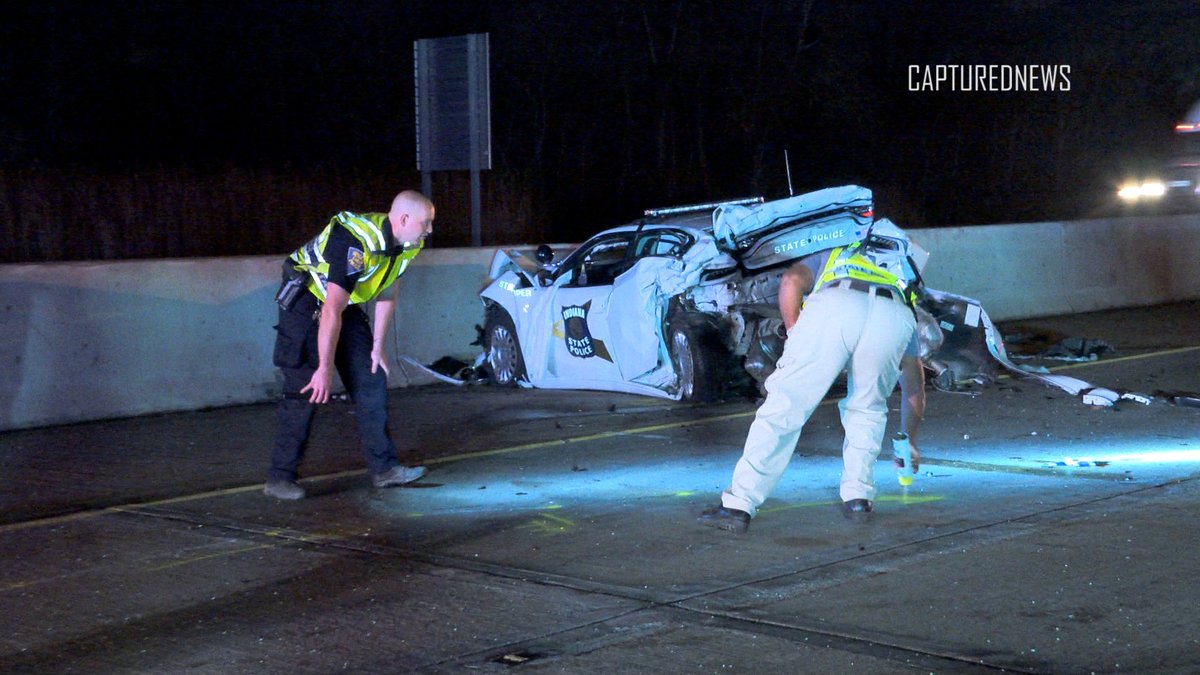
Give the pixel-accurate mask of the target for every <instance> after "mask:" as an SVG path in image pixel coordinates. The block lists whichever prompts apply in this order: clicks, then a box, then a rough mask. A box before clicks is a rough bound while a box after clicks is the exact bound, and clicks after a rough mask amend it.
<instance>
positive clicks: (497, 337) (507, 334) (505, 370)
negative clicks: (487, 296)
mask: <svg viewBox="0 0 1200 675" xmlns="http://www.w3.org/2000/svg"><path fill="white" fill-rule="evenodd" d="M483 335H484V340H485V342H484V353H485V354H486V358H485V359H484V362H483V368H484V370H485V371H486V372H487V376H488V380H490V381H491V383H492V384H494V385H497V386H500V387H512V386H516V384H517V380H519V379H521V378H523V377H525V359H524V358H523V357H522V356H521V345H520V343H519V342H518V341H517V329H516V327H515V326H513V321H512V318H511V317H509V316H508V312H505V311H504V310H503V309H501V308H500V307H497V306H492V307H489V308H488V310H487V317H486V320H485V322H484V327H483Z"/></svg>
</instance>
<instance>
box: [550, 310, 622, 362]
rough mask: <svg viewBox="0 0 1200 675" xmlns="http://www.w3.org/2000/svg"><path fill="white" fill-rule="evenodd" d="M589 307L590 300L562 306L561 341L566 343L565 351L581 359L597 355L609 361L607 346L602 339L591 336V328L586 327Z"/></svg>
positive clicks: (610, 360)
mask: <svg viewBox="0 0 1200 675" xmlns="http://www.w3.org/2000/svg"><path fill="white" fill-rule="evenodd" d="M591 308H592V301H591V300H588V301H587V302H585V303H583V304H582V305H569V306H565V307H563V308H562V318H563V341H564V342H565V343H566V345H567V353H569V354H570V355H571V356H574V357H577V358H581V359H590V358H592V357H593V356H599V357H600V358H602V359H604V360H605V361H608V362H610V363H611V362H612V356H610V355H609V353H608V348H607V347H605V346H604V341H603V340H597V339H595V338H593V337H592V332H591V330H589V329H588V323H587V316H588V311H589V310H591Z"/></svg>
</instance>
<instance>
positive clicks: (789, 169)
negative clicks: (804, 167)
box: [783, 148, 796, 197]
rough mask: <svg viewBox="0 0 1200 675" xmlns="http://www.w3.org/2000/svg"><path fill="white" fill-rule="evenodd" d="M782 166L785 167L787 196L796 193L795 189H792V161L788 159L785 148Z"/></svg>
mask: <svg viewBox="0 0 1200 675" xmlns="http://www.w3.org/2000/svg"><path fill="white" fill-rule="evenodd" d="M783 168H785V169H787V177H788V196H789V197H793V196H795V195H796V191H795V190H793V189H792V163H791V162H790V161H788V153H787V148H784V149H783Z"/></svg>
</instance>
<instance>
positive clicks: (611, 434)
mask: <svg viewBox="0 0 1200 675" xmlns="http://www.w3.org/2000/svg"><path fill="white" fill-rule="evenodd" d="M1196 350H1200V345H1197V346H1192V347H1179V348H1175V349H1166V350H1163V351H1158V352H1147V353H1145V354H1132V355H1130V356H1122V357H1118V358H1113V359H1105V360H1102V361H1101V360H1097V361H1085V362H1081V363H1071V364H1067V365H1062V366H1056V367H1054V368H1051V369H1050V370H1052V371H1055V370H1066V369H1069V368H1086V367H1089V366H1097V365H1101V364H1109V363H1117V362H1120V361H1133V360H1138V359H1147V358H1152V357H1158V356H1172V355H1175V354H1183V353H1186V352H1191V351H1196ZM833 403H836V400H835V399H826V400H824V401H822V402H821V405H831V404H833ZM754 413H755V410H746V411H743V412H736V413H727V414H724V415H714V416H712V417H704V418H701V419H693V420H682V421H679V422H667V423H664V424H652V425H649V426H644V427H636V428H633V429H623V430H618V431H602V432H600V433H595V434H588V435H585V436H573V437H568V438H558V439H554V440H549V441H538V442H535V443H525V444H522V445H513V446H509V447H507V448H496V449H494V450H480V451H478V452H465V453H460V454H457V455H449V456H446V457H436V458H433V459H430V460H428V461H426V462H425V463H426V464H446V463H449V462H459V461H462V460H465V459H476V458H479V457H491V456H496V455H507V454H512V453H516V452H523V451H525V450H536V449H539V448H548V447H553V446H558V445H568V444H571V443H585V442H587V441H596V440H602V439H605V438H618V437H621V436H634V435H637V434H644V433H648V432H652V431H662V430H665V429H679V428H683V427H688V426H699V425H701V424H710V423H713V422H724V421H727V420H734V419H740V418H743V417H751V416H753V415H754ZM929 463H930V464H935V463H938V464H943V465H945V466H956V465H957V466H961V467H962V468H968V467H967V464H970V463H967V462H957V463H956V462H953V461H950V460H942V461H936V460H929ZM977 466H979V467H983V466H985V465H977ZM991 466H996V465H991ZM992 470H999V469H992ZM1009 470H1011V471H1020V472H1023V473H1040V472H1050V471H1054V470H1053V469H1022V468H1021V467H1011V469H1009ZM365 473H366V469H355V470H351V471H339V472H337V473H327V474H322V475H319V476H312V477H310V478H305V479H303V480H302V481H301V482H302V483H310V482H311V483H316V482H320V481H329V480H337V479H340V478H347V477H352V476H361V475H363V474H365ZM1055 473H1056V475H1062V474H1063V473H1064V472H1062V471H1058V472H1055ZM1073 475H1084V474H1073ZM261 489H262V484H261V483H255V484H253V485H243V486H240V487H234V488H225V489H221V490H210V491H208V492H198V493H195V494H190V495H181V496H179V497H168V498H166V499H157V500H154V501H148V502H135V503H131V504H122V505H119V506H109V507H106V508H102V509H91V510H87V511H78V512H76V513H68V514H65V515H61V516H51V517H48V518H36V519H33V520H26V521H22V522H19V523H9V524H7V525H0V534H5V533H8V532H16V531H19V530H25V529H29V528H34V527H45V526H52V525H60V524H63V523H69V522H74V521H77V520H84V519H87V518H95V517H97V516H102V515H107V514H113V513H136V512H138V511H141V510H142V509H146V508H152V507H155V506H164V505H169V504H179V503H183V502H190V501H196V500H200V499H210V498H212V497H222V496H226V495H234V494H241V493H244V492H252V491H256V490H261Z"/></svg>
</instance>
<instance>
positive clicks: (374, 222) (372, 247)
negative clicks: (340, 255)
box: [289, 211, 425, 305]
mask: <svg viewBox="0 0 1200 675" xmlns="http://www.w3.org/2000/svg"><path fill="white" fill-rule="evenodd" d="M386 220H387V214H386V213H364V214H361V215H359V214H354V213H350V212H349V211H343V212H341V213H339V214H337V215H336V216H334V217H333V218H332V219H330V221H329V224H328V225H326V226H325V229H324V230H321V233H320V234H318V235H317V236H315V237H313V238H312V240H311V241H309V242H308V243H307V244H305V245H303V246H301V247H300V248H298V249H296V250H295V251H294V252H292V254H291V256H289V257H290V258H291V259H292V261H293V262H294V263H296V269H298V270H304V271H306V272H308V273H309V275H310V276H312V278H313V281H314V282H315V283H312V284H309V286H308V290H309V291H310V292H312V294H313V295H315V296H317V299H318V300H320V301H322V302H324V301H325V290H326V284H327V283H328V275H329V261H327V260H325V256H324V253H325V245H326V244H327V243H328V242H329V235H330V233H331V232H333V228H335V227H344V228H346V230H348V231H349V232H350V235H351V236H353V237H354V239H355V240H356V241H357V242H358V243H359V245H360V246H362V250H363V271H362V273H361V274H360V275H359V277H358V283H356V284H355V285H354V289H353V290H352V291H351V292H350V304H351V305H354V304H359V303H363V302H368V301H370V300H374V299H375V297H376V296H378V295H379V294H380V293H382V292H383V291H384V289H386V288H387V287H388V286H390V285H391V284H392V282H393V281H395V280H396V277H398V276H400V275H401V274H403V273H404V271H405V270H406V269H408V263H409V261H411V260H412V259H413V258H415V257H417V254H418V253H420V252H421V249H422V248H423V247H424V245H425V244H424V242H422V243H421V244H420V245H418V246H417V247H416V248H410V249H407V250H405V251H404V252H402V253H400V254H399V255H388V250H387V249H386V245H387V235H386V233H385V232H384V231H383V227H384V223H385V221H386Z"/></svg>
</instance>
